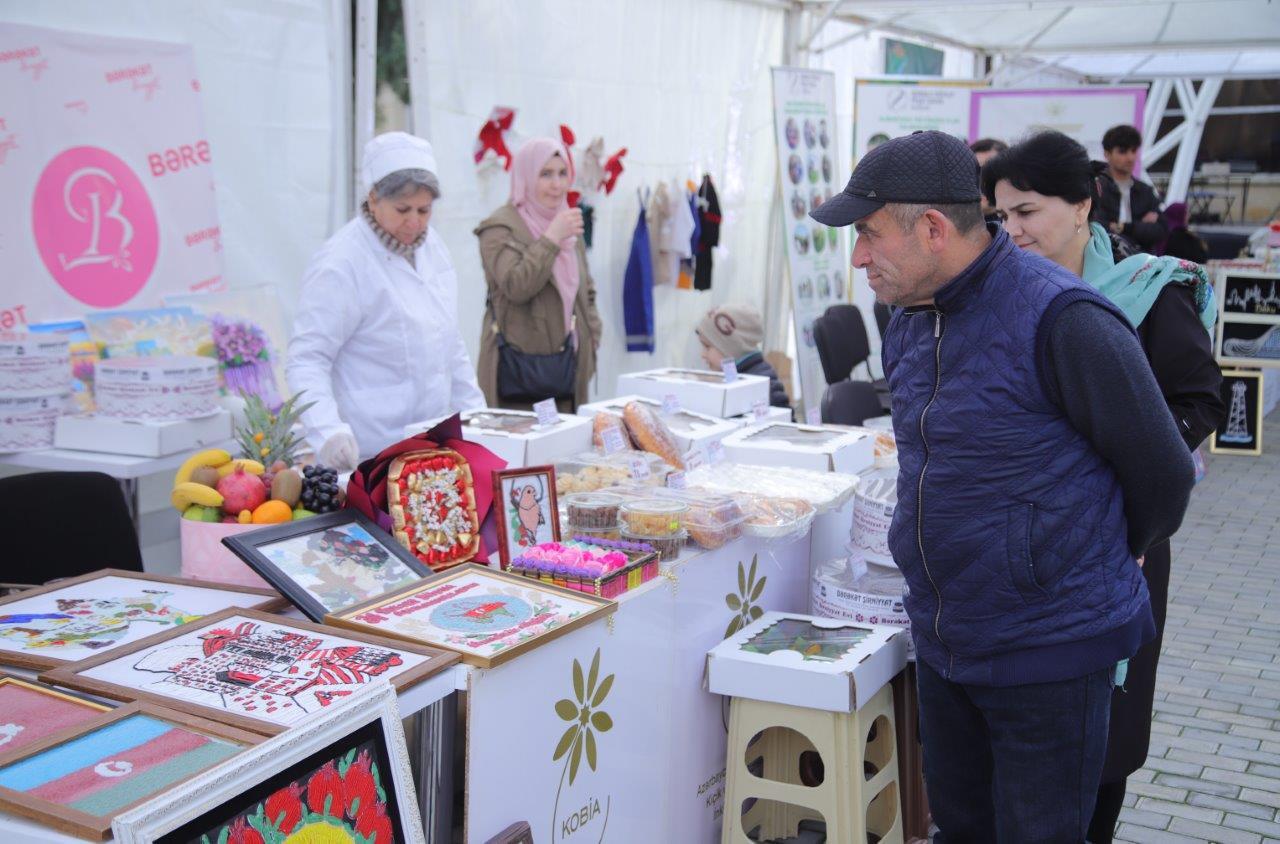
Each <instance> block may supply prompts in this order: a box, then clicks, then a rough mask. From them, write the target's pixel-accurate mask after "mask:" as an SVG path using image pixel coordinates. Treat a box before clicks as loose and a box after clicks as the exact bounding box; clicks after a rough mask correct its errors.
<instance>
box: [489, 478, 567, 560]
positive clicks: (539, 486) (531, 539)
mask: <svg viewBox="0 0 1280 844" xmlns="http://www.w3.org/2000/svg"><path fill="white" fill-rule="evenodd" d="M493 501H494V504H495V505H497V507H498V558H499V559H500V560H502V567H503V568H504V569H505V568H506V567H507V565H508V564H510V562H511V561H512V560H513V559H514V558H516V557H518V556H520V552H521V551H522V550H523V549H525V548H530V547H532V546H534V545H540V544H542V543H544V542H559V541H560V511H559V509H558V506H557V503H556V470H555V468H554V467H552V466H526V467H525V468H523V469H507V470H506V471H503V472H494V473H493Z"/></svg>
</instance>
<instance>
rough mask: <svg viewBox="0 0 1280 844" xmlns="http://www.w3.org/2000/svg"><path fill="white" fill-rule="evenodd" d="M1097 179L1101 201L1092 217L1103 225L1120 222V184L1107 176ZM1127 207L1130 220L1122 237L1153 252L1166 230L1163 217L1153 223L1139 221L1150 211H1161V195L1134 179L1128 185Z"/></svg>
mask: <svg viewBox="0 0 1280 844" xmlns="http://www.w3.org/2000/svg"><path fill="white" fill-rule="evenodd" d="M1099 181H1100V183H1101V185H1100V187H1101V191H1102V201H1101V202H1100V203H1099V205H1098V210H1097V213H1096V214H1095V215H1094V216H1095V219H1097V221H1098V222H1100V223H1102V225H1104V226H1107V227H1110V225H1111V224H1112V223H1118V222H1120V186H1119V185H1117V184H1116V183H1115V180H1114V179H1111V178H1109V177H1108V178H1103V179H1100V180H1099ZM1129 210H1130V211H1131V212H1132V217H1133V222H1132V223H1126V224H1125V227H1124V235H1125V237H1128V238H1129V239H1130V240H1133V241H1135V242H1136V243H1137V244H1138V246H1140V247H1141V248H1142V251H1143V252H1154V251H1155V248H1156V246H1157V245H1159V243H1160V242H1161V241H1162V240H1164V238H1165V235H1167V234H1168V233H1169V229H1168V227H1167V226H1166V224H1165V221H1164V218H1163V217H1160V218H1159V219H1157V220H1156V222H1154V223H1144V222H1142V218H1143V217H1145V216H1146V215H1147V214H1148V213H1149V212H1151V211H1154V212H1156V214H1160V197H1159V196H1158V195H1156V189H1155V188H1153V187H1151V185H1149V184H1147V183H1146V182H1143V181H1140V180H1138V179H1134V180H1133V187H1131V188H1129Z"/></svg>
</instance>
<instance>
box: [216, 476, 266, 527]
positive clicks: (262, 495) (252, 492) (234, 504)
mask: <svg viewBox="0 0 1280 844" xmlns="http://www.w3.org/2000/svg"><path fill="white" fill-rule="evenodd" d="M218 492H219V493H221V494H222V512H224V513H226V514H228V515H231V516H235V515H237V514H238V513H240V511H242V510H248V511H250V512H252V511H253V510H256V509H257V508H258V505H259V504H261V503H262V502H264V501H266V500H267V490H266V487H264V486H263V485H262V480H261V479H259V478H258V476H257V475H250V474H247V473H246V472H245V471H244V467H238V468H237V469H236V470H235V471H234V472H232V473H231V474H229V475H227V476H226V477H225V478H222V479H221V480H219V481H218Z"/></svg>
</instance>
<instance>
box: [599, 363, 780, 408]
mask: <svg viewBox="0 0 1280 844" xmlns="http://www.w3.org/2000/svg"><path fill="white" fill-rule="evenodd" d="M627 393H637V394H639V395H642V396H645V397H646V398H651V399H656V400H657V401H662V400H663V399H664V398H665V397H667V396H669V395H671V396H675V397H676V398H677V399H678V400H679V401H680V406H681V407H682V408H684V409H686V410H692V411H693V412H694V413H705V414H707V415H708V416H715V417H719V418H722V419H723V418H724V417H726V416H737V415H739V414H742V413H750V412H751V408H752V407H754V406H755V404H756V402H763V403H765V404H768V403H769V379H768V378H764V377H762V376H760V375H743V374H739V375H738V377H737V380H735V381H733V382H732V383H729V384H726V383H725V381H724V373H723V372H712V371H710V370H703V369H678V368H668V369H651V370H648V371H647V372H628V373H626V374H623V375H619V376H618V394H619V395H625V394H627Z"/></svg>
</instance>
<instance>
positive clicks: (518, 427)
mask: <svg viewBox="0 0 1280 844" xmlns="http://www.w3.org/2000/svg"><path fill="white" fill-rule="evenodd" d="M556 415H557V416H558V417H559V421H558V422H556V423H555V424H554V425H539V424H538V415H537V414H536V413H532V412H530V411H527V410H503V409H501V408H484V409H482V410H468V411H466V412H465V413H463V414H462V438H463V439H465V440H468V441H470V442H473V443H479V444H480V445H482V446H484V447H485V448H487V449H489V450H490V451H492V452H493V453H494V454H496V455H498V456H499V457H501V458H502V459H503V460H505V461H507V466H508V467H509V468H512V469H517V468H520V467H522V466H540V465H542V464H544V463H554V462H556V460H558V459H560V458H562V457H568V456H570V455H574V454H579V453H581V452H584V451H590V450H591V420H590V419H585V418H583V417H581V416H573V415H571V414H567V413H559V414H556ZM441 421H442V420H441V419H432V420H427V421H425V422H418V423H415V424H413V425H409V426H407V427H406V428H405V430H404V432H405V436H413V435H414V434H420V433H422V432H423V431H427V430H430V429H431V428H433V427H434V426H435V425H437V424H439V423H440V422H441Z"/></svg>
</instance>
